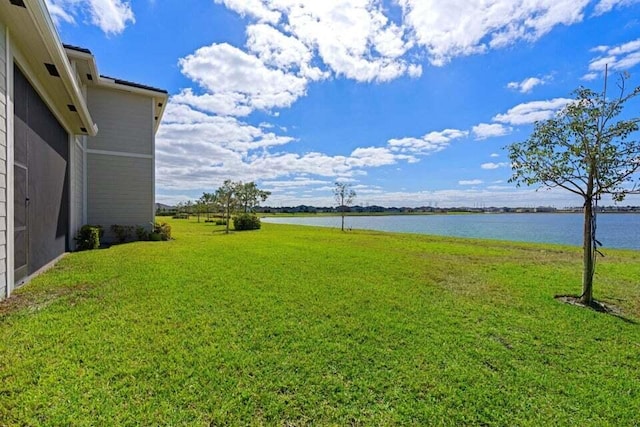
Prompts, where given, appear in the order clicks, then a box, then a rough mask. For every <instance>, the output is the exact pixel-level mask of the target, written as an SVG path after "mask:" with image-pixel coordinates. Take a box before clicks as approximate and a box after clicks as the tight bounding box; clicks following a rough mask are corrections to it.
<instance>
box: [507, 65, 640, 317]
mask: <svg viewBox="0 0 640 427" xmlns="http://www.w3.org/2000/svg"><path fill="white" fill-rule="evenodd" d="M626 78H627V77H626V76H621V77H620V80H619V83H618V89H619V93H618V94H617V97H616V98H614V99H607V87H606V80H607V78H606V76H605V88H604V90H603V92H602V93H596V92H594V91H592V90H589V89H586V88H579V89H577V90H576V91H575V92H574V94H575V101H573V102H571V103H569V104H568V105H567V106H566V107H565V108H564V109H563V110H562V111H560V112H559V113H558V114H557V115H556V117H554V118H551V119H549V120H545V121H543V122H537V123H536V124H535V127H534V130H533V133H532V134H531V136H530V137H529V139H527V140H526V141H524V142H519V143H515V144H512V145H510V146H509V147H508V149H509V157H510V159H511V164H512V168H513V176H512V177H511V179H510V182H515V183H517V184H518V185H520V184H526V185H534V184H542V185H543V186H545V187H547V188H554V187H558V188H562V189H564V190H567V191H569V192H571V193H574V194H576V195H578V196H580V197H581V198H582V200H583V201H584V205H583V206H584V227H583V274H582V294H581V295H580V298H579V300H580V302H581V303H582V304H585V305H591V304H592V302H593V275H594V272H595V261H596V256H597V254H598V253H599V252H598V246H599V245H600V242H599V241H598V240H597V239H596V235H595V231H596V221H595V213H596V208H597V202H598V200H599V199H600V197H601V196H602V195H603V194H610V195H611V196H612V198H613V199H614V200H616V201H621V200H623V199H624V197H625V196H626V195H628V194H631V193H638V190H639V189H640V187H639V184H640V181H634V180H635V179H636V178H637V175H636V172H638V171H639V170H640V141H638V140H637V139H633V138H632V136H634V135H633V134H634V133H635V132H636V131H637V130H638V123H639V122H640V118H632V119H627V120H616V117H617V116H618V115H619V114H620V113H622V110H623V107H624V105H625V103H626V102H627V101H629V100H630V99H631V98H634V97H635V96H637V95H638V94H640V87H637V88H635V89H634V90H633V91H631V92H630V93H626V91H625V86H624V84H625V79H626Z"/></svg>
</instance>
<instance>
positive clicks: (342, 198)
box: [333, 182, 356, 231]
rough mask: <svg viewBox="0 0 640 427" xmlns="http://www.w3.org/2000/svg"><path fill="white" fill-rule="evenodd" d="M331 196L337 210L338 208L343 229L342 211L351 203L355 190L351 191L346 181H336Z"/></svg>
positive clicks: (342, 228)
mask: <svg viewBox="0 0 640 427" xmlns="http://www.w3.org/2000/svg"><path fill="white" fill-rule="evenodd" d="M333 197H334V199H335V200H336V203H338V210H340V213H341V216H342V226H341V230H342V231H344V213H345V211H346V210H347V209H348V207H349V206H351V204H352V203H353V199H355V197H356V192H355V191H353V189H352V188H351V185H350V184H348V183H346V182H336V183H335V185H334V187H333Z"/></svg>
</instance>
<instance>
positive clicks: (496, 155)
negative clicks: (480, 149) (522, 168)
mask: <svg viewBox="0 0 640 427" xmlns="http://www.w3.org/2000/svg"><path fill="white" fill-rule="evenodd" d="M489 157H494V158H495V157H500V154H498V153H491V155H489Z"/></svg>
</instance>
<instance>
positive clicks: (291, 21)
mask: <svg viewBox="0 0 640 427" xmlns="http://www.w3.org/2000/svg"><path fill="white" fill-rule="evenodd" d="M216 2H217V3H221V4H224V5H225V6H226V7H227V8H229V9H231V10H234V11H236V12H238V13H240V14H241V15H243V16H250V17H253V18H255V19H257V20H258V21H259V22H261V23H269V24H271V27H267V26H266V25H263V26H261V27H254V26H253V25H250V26H249V27H248V35H249V42H248V47H249V48H250V49H252V50H253V51H254V52H256V51H257V52H260V53H262V52H266V53H267V55H265V57H263V56H262V55H260V57H261V58H262V59H264V60H265V61H266V62H267V63H270V62H269V61H271V60H275V61H277V62H280V61H282V60H283V59H285V62H286V61H288V60H289V59H292V58H290V57H287V56H286V55H285V54H291V53H295V52H297V53H300V52H303V51H305V50H306V51H307V52H312V53H313V55H314V56H315V57H317V58H318V59H320V60H321V61H322V63H323V64H324V65H326V67H328V70H324V71H325V72H326V71H331V72H332V73H334V74H335V75H340V76H345V77H347V78H350V79H354V80H356V81H360V82H373V81H375V82H385V81H389V80H393V79H396V78H398V77H401V76H404V75H407V76H410V77H417V76H419V75H420V74H421V73H422V67H421V66H420V65H419V64H414V63H411V62H410V61H407V60H406V59H403V58H401V57H402V56H403V55H405V53H406V52H407V51H408V50H409V49H410V48H411V47H412V46H413V42H412V41H411V40H409V36H408V34H407V32H406V30H405V28H404V27H403V26H401V25H397V24H396V23H394V22H392V21H390V20H389V18H387V16H386V15H385V14H384V11H383V8H382V5H381V4H380V3H379V2H377V1H371V0H334V1H330V2H320V1H307V2H301V1H298V0H278V1H267V0H251V1H244V0H216ZM268 28H270V29H268ZM274 31H278V32H280V33H281V34H282V36H278V35H276V34H275V33H274ZM257 33H259V35H260V37H258V34H257ZM284 33H287V34H289V35H284ZM265 36H266V37H267V38H264V37H265ZM292 49H293V50H292ZM273 52H275V53H276V55H275V57H271V58H269V57H268V56H270V55H269V53H273ZM283 56H285V58H283ZM297 59H298V60H300V59H301V58H299V57H298V58H297ZM306 59H307V58H305V60H306ZM271 63H273V62H271ZM306 63H308V61H307V62H306ZM318 71H319V69H315V70H313V72H314V73H315V76H316V78H315V79H318V78H320V77H324V74H323V73H321V74H318Z"/></svg>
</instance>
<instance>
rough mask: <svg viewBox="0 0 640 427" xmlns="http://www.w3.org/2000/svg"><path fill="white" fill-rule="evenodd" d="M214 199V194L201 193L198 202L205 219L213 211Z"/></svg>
mask: <svg viewBox="0 0 640 427" xmlns="http://www.w3.org/2000/svg"><path fill="white" fill-rule="evenodd" d="M215 197H216V196H215V194H214V193H202V196H201V197H200V199H199V200H198V201H199V203H200V204H201V205H202V207H203V211H204V213H205V214H206V215H207V219H209V218H210V217H211V211H213V209H214V205H215Z"/></svg>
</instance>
